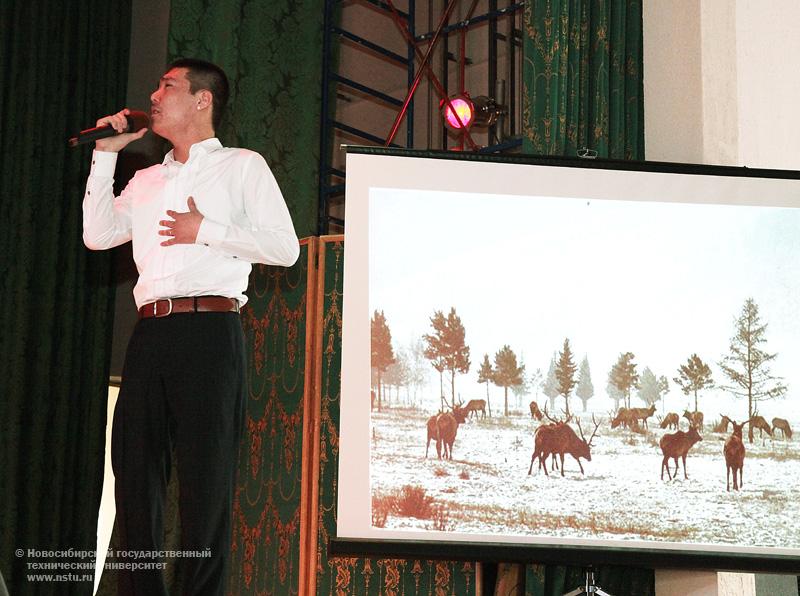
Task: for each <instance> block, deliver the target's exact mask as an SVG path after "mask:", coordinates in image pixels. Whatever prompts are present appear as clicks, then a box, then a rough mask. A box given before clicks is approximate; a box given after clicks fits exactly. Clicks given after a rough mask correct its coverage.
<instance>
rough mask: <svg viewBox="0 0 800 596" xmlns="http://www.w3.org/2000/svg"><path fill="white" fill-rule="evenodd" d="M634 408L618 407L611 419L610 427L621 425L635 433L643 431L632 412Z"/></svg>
mask: <svg viewBox="0 0 800 596" xmlns="http://www.w3.org/2000/svg"><path fill="white" fill-rule="evenodd" d="M634 409H636V408H620V409H619V410H618V411H617V415H616V416H614V417H613V418H612V419H611V428H617V427H618V426H620V425H622V426H624V427H625V428H627V429H629V430H632V431H633V432H635V433H643V432H644V431H643V430H642V428H641V427H640V426H639V418H637V416H636V415H635V414H634V412H633V410H634Z"/></svg>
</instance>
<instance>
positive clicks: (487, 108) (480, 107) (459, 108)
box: [439, 93, 505, 130]
mask: <svg viewBox="0 0 800 596" xmlns="http://www.w3.org/2000/svg"><path fill="white" fill-rule="evenodd" d="M450 105H452V106H453V108H454V109H455V113H456V114H458V118H459V119H460V120H461V124H463V125H464V128H471V127H472V126H491V125H492V124H494V123H495V122H497V117H498V116H499V115H500V114H503V113H505V108H503V107H502V106H499V105H498V104H497V102H495V100H494V99H492V98H491V97H486V96H485V95H479V96H478V97H476V98H475V99H472V98H471V97H470V96H469V94H468V93H460V94H458V95H454V96H452V97H451V98H450V103H449V104H448V103H447V102H446V101H444V100H442V101H441V102H440V104H439V109H440V110H441V111H442V115H443V117H444V122H445V124H446V125H447V126H449V127H450V128H452V129H453V130H461V129H462V127H461V125H460V124H459V122H458V119H456V117H455V115H454V114H453V110H451V109H450Z"/></svg>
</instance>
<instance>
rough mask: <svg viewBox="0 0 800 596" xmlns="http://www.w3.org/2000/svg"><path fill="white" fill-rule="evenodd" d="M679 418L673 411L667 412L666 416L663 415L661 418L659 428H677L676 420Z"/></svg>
mask: <svg viewBox="0 0 800 596" xmlns="http://www.w3.org/2000/svg"><path fill="white" fill-rule="evenodd" d="M679 420H680V418H679V417H678V415H677V414H676V413H675V412H669V413H668V414H667V415H666V416H664V418H663V420H661V424H660V425H659V426H660V427H661V428H668V429H669V430H672V429H673V428H674V429H675V430H678V421H679Z"/></svg>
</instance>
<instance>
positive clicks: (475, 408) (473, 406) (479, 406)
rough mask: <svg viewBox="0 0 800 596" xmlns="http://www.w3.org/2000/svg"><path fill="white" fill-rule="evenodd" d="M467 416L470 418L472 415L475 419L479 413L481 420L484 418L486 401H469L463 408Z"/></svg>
mask: <svg viewBox="0 0 800 596" xmlns="http://www.w3.org/2000/svg"><path fill="white" fill-rule="evenodd" d="M464 409H465V410H466V412H467V416H469V417H471V416H472V415H473V414H474V415H475V418H477V417H478V412H480V413H481V418H486V400H485V399H471V400H469V401H468V402H467V405H466V406H464Z"/></svg>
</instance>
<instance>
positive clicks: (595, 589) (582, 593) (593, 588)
mask: <svg viewBox="0 0 800 596" xmlns="http://www.w3.org/2000/svg"><path fill="white" fill-rule="evenodd" d="M593 595H597V596H611V594H609V593H608V592H606V591H605V590H603V589H602V588H601V587H600V586H598V585H597V584H596V583H594V569H592V568H591V567H589V568H588V569H586V577H585V582H584V585H583V587H580V588H575V589H574V590H572V591H571V592H567V593H566V594H563V596H593Z"/></svg>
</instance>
